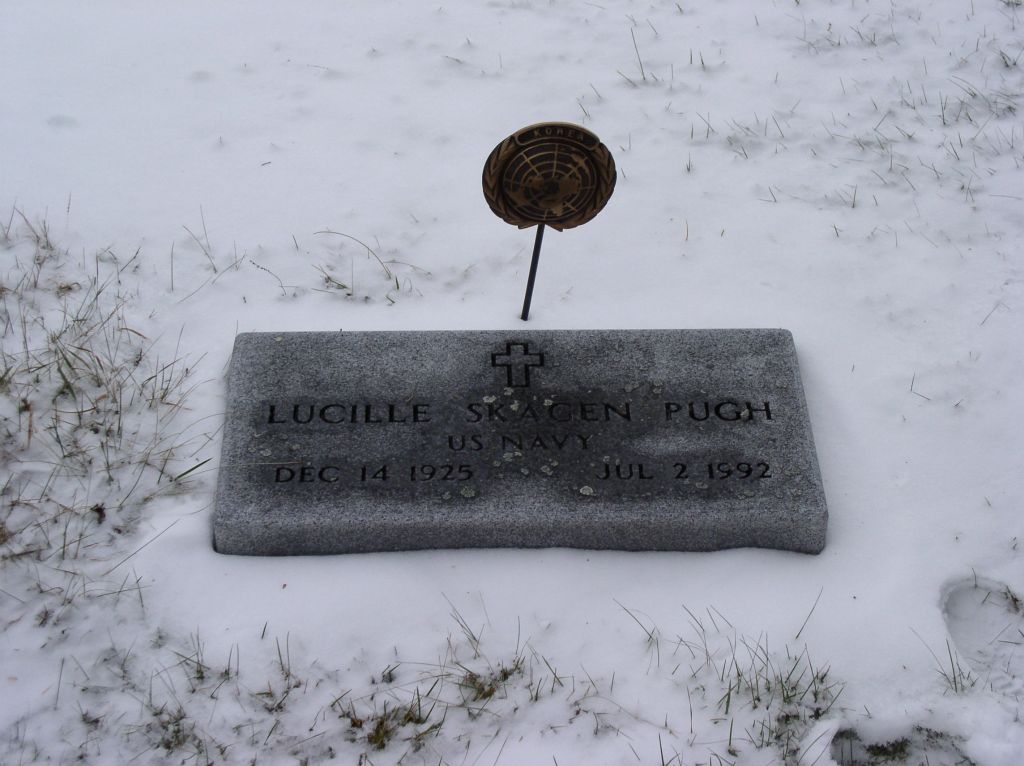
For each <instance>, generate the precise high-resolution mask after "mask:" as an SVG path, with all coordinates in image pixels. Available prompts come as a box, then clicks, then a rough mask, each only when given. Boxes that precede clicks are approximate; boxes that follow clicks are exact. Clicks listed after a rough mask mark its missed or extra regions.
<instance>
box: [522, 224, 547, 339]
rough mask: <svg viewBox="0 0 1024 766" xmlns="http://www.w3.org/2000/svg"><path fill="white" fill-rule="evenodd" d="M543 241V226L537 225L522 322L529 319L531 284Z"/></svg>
mask: <svg viewBox="0 0 1024 766" xmlns="http://www.w3.org/2000/svg"><path fill="white" fill-rule="evenodd" d="M543 239H544V224H542V223H539V224H537V239H535V240H534V241H533V260H532V261H531V262H530V276H529V277H528V278H527V280H526V298H525V300H523V314H522V317H521V318H522V320H523V321H524V322H525V321H526V320H527V319H529V318H530V301H532V300H533V282H534V280H536V279H537V262H538V261H539V260H540V243H541V240H543Z"/></svg>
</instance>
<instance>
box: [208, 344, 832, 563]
mask: <svg viewBox="0 0 1024 766" xmlns="http://www.w3.org/2000/svg"><path fill="white" fill-rule="evenodd" d="M827 517H828V514H827V510H826V505H825V496H824V492H823V490H822V485H821V478H820V475H819V471H818V463H817V457H816V454H815V451H814V443H813V439H812V435H811V428H810V422H809V419H808V415H807V408H806V403H805V401H804V394H803V387H802V385H801V381H800V373H799V368H798V366H797V359H796V353H795V348H794V345H793V339H792V336H791V335H790V333H789V332H787V331H785V330H630V331H626V330H571V331H570V330H523V331H519V330H516V331H478V332H477V331H474V332H333V333H330V332H300V333H247V334H242V335H239V336H238V337H237V339H236V341H235V348H234V354H233V357H232V360H231V368H230V372H229V377H228V411H227V416H226V423H225V430H224V444H223V450H222V457H221V465H220V473H219V477H218V486H217V496H216V509H215V513H214V522H213V533H214V547H215V548H216V550H218V551H220V552H222V553H234V554H253V555H290V554H329V553H351V552H365V551H389V550H409V549H423V548H466V547H531V548H532V547H573V548H590V549H620V550H676V551H709V550H718V549H723V548H734V547H744V546H753V547H765V548H779V549H785V550H794V551H802V552H807V553H817V552H819V551H821V550H822V548H823V547H824V544H825V531H826V525H827Z"/></svg>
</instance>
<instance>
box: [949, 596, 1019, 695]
mask: <svg viewBox="0 0 1024 766" xmlns="http://www.w3.org/2000/svg"><path fill="white" fill-rule="evenodd" d="M942 611H943V614H944V616H945V618H946V627H947V628H948V629H949V634H950V636H951V637H952V638H953V643H955V644H956V648H957V651H959V653H960V655H961V657H963V658H964V659H965V660H966V661H967V663H968V664H969V665H970V666H971V668H972V670H973V671H974V672H975V673H976V674H977V676H978V679H979V684H982V685H984V686H985V687H987V688H991V689H992V690H993V691H995V692H998V693H1000V694H1005V695H1007V696H1009V697H1012V698H1014V699H1017V700H1024V601H1022V599H1021V597H1020V596H1018V595H1017V594H1016V593H1014V592H1013V591H1012V590H1011V589H1010V588H1009V587H1008V586H1007V585H1004V584H1002V583H998V582H993V581H991V580H985V579H982V578H971V579H969V580H963V581H960V582H956V583H953V584H952V585H950V586H949V587H948V588H947V589H946V592H945V596H944V598H943V601H942Z"/></svg>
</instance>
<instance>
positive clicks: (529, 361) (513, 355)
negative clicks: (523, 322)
mask: <svg viewBox="0 0 1024 766" xmlns="http://www.w3.org/2000/svg"><path fill="white" fill-rule="evenodd" d="M543 366H544V354H542V353H539V352H537V353H533V354H531V353H530V348H529V344H527V343H512V342H511V341H509V342H508V343H506V344H505V352H504V353H497V352H495V353H493V354H491V367H504V368H505V374H506V375H507V376H508V385H509V386H511V387H513V388H526V387H527V386H529V385H530V368H531V367H543Z"/></svg>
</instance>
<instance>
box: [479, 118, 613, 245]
mask: <svg viewBox="0 0 1024 766" xmlns="http://www.w3.org/2000/svg"><path fill="white" fill-rule="evenodd" d="M483 185H484V197H485V198H486V199H487V204H488V205H490V208H491V210H492V211H494V214H495V215H497V216H498V217H499V218H501V219H502V220H503V221H505V222H506V223H510V224H513V225H515V226H518V227H519V228H520V229H525V228H526V227H528V226H536V225H538V224H543V225H546V226H550V227H551V228H552V229H555V230H557V231H562V230H563V229H571V228H573V227H574V226H579V225H580V224H583V223H586V222H587V221H589V220H590V219H591V218H593V217H594V216H595V215H597V214H598V213H599V212H601V209H602V208H603V207H604V206H605V204H606V203H607V202H608V199H609V198H610V197H611V196H612V191H613V190H614V189H615V161H614V160H613V159H612V155H611V152H609V151H608V148H607V147H606V146H605V145H604V144H602V143H601V141H600V140H599V139H598V137H597V136H595V135H594V134H593V133H591V132H590V131H589V130H586V129H585V128H581V127H580V126H578V125H573V124H571V123H567V122H543V123H539V124H537V125H530V126H529V127H526V128H523V129H522V130H519V131H517V132H516V133H513V134H512V135H511V136H509V137H508V138H506V139H505V140H504V141H502V142H501V143H500V144H498V145H497V146H496V147H494V151H492V152H491V154H490V156H489V157H488V158H487V162H486V163H485V164H484V173H483Z"/></svg>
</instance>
